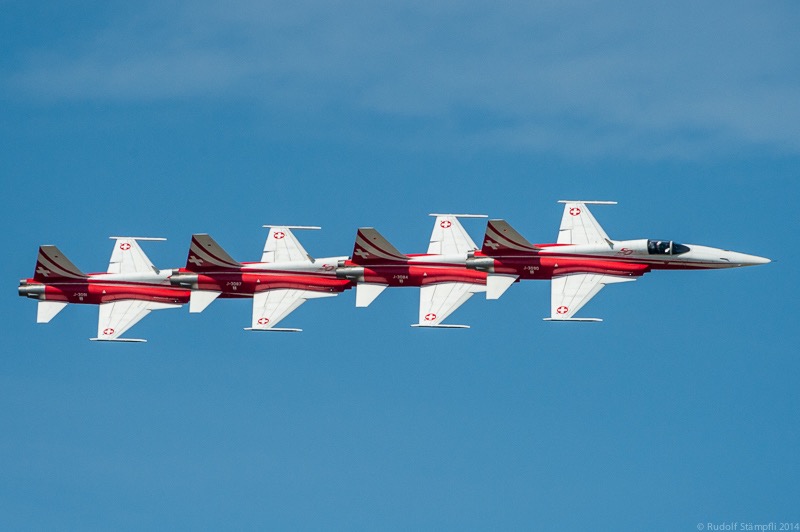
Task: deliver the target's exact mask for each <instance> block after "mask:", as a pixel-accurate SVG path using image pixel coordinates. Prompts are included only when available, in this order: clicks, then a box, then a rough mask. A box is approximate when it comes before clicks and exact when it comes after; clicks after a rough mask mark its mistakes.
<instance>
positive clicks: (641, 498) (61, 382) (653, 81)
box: [0, 1, 800, 530]
mask: <svg viewBox="0 0 800 532" xmlns="http://www.w3.org/2000/svg"><path fill="white" fill-rule="evenodd" d="M2 7H3V9H2V15H0V43H2V49H3V51H4V53H3V54H0V105H2V115H1V116H2V119H0V142H2V146H3V148H2V153H3V155H2V157H0V176H2V181H3V183H4V185H5V187H4V194H3V195H2V199H1V200H0V201H2V209H1V210H0V212H1V213H2V214H0V216H1V217H2V220H3V221H4V223H5V226H6V230H5V231H4V236H3V242H4V247H5V249H6V250H9V251H10V253H8V260H6V261H4V262H3V264H2V266H1V267H0V268H2V272H3V276H2V278H3V279H5V281H6V286H7V288H8V290H7V292H6V295H7V297H6V298H4V299H3V300H2V301H0V305H2V315H3V316H4V320H3V325H2V326H0V335H2V336H1V339H0V341H2V343H3V345H4V349H3V351H4V356H3V357H0V406H1V408H0V425H2V427H3V430H2V432H0V470H1V471H2V472H3V474H2V475H0V476H1V477H2V480H0V526H2V527H3V528H6V529H29V528H30V529H41V528H79V529H101V530H107V529H109V528H113V529H137V530H140V529H142V528H162V529H167V528H169V529H174V528H192V529H220V528H240V529H263V528H273V529H292V530H320V529H322V530H330V529H345V530H354V529H355V530H375V529H397V530H407V529H410V528H411V529H436V530H441V529H458V530H464V529H480V530H483V529H545V530H553V529H558V530H587V529H590V530H642V529H653V530H696V525H697V523H698V522H701V523H707V522H722V521H745V522H769V521H794V522H797V521H800V513H798V510H797V508H798V505H797V501H798V500H800V488H798V483H797V478H798V477H800V465H798V459H797V449H798V447H799V446H800V429H798V427H800V423H799V422H800V418H799V416H800V414H798V412H800V408H798V406H800V391H798V390H799V388H798V382H799V381H800V361H798V357H797V349H796V347H795V346H796V345H797V344H798V341H800V338H799V337H798V336H800V335H798V332H797V326H796V322H797V320H798V306H797V300H798V289H797V283H796V280H795V270H796V268H795V267H794V265H795V264H797V261H798V260H800V256H798V252H797V249H796V245H795V243H796V240H797V236H796V235H797V229H798V222H797V216H796V214H795V210H796V204H797V200H798V199H800V198H798V196H799V195H798V191H799V187H798V177H800V175H798V174H799V173H800V140H799V139H800V126H798V124H800V99H798V98H797V95H798V94H800V62H798V60H797V50H798V49H799V48H800V37H798V34H797V31H796V27H797V24H798V20H799V19H800V17H799V15H800V7H799V6H798V5H797V4H796V3H792V2H774V3H770V4H767V5H756V4H753V3H747V2H724V3H723V2H707V3H703V4H700V5H698V4H696V3H688V2H686V3H672V4H669V5H644V4H640V3H635V2H622V3H617V4H615V5H613V6H609V5H607V4H606V3H600V2H566V3H565V2H552V3H541V4H539V5H536V6H530V5H529V4H528V3H525V2H507V3H505V2H504V3H500V4H497V5H491V6H489V5H485V4H481V3H469V2H438V3H435V4H433V3H430V2H402V3H401V2H348V1H344V2H338V3H335V4H333V5H321V4H320V3H317V2H295V3H292V5H291V6H288V5H283V4H273V3H268V2H249V1H234V2H228V3H226V4H225V5H224V6H221V5H217V3H213V2H205V1H198V2H180V1H176V2H158V3H156V2H139V3H136V5H133V4H130V3H124V2H102V3H101V2H91V1H87V2H77V3H70V4H69V5H63V4H60V3H52V4H50V5H48V4H47V3H45V4H41V5H37V6H33V5H31V4H27V3H8V2H4V3H3V4H2ZM565 198H566V199H606V200H617V201H619V205H617V206H608V207H607V206H598V207H595V208H594V209H593V212H594V214H595V216H596V217H597V219H598V220H599V221H600V223H601V224H603V226H604V228H605V229H606V231H607V232H608V233H609V235H611V237H612V238H646V237H653V238H671V239H675V240H677V241H681V242H686V243H697V244H706V245H711V246H718V247H722V248H726V249H733V250H737V251H742V252H746V253H753V254H757V255H763V256H768V257H771V258H773V259H774V260H775V262H774V263H772V264H769V265H767V266H763V267H758V268H745V269H740V270H734V271H720V272H694V273H690V272H656V273H653V274H648V275H647V276H645V277H644V278H642V279H641V280H639V281H638V282H636V283H627V284H624V285H618V286H613V287H610V288H607V289H605V290H604V291H603V292H602V293H601V294H600V295H599V296H598V297H597V298H595V299H594V300H593V301H592V302H591V303H590V304H589V305H587V307H586V308H585V309H584V310H583V311H582V314H583V315H584V316H598V317H602V318H604V319H605V321H604V322H603V323H600V324H553V323H547V322H543V321H542V320H541V318H543V317H545V316H546V315H547V313H548V308H549V303H548V298H549V286H548V284H547V283H544V282H530V283H524V284H517V285H515V286H513V287H512V288H511V289H510V290H509V291H508V292H507V293H506V294H505V295H504V296H503V298H502V299H501V300H499V301H485V300H482V299H481V298H479V297H475V298H473V299H472V300H470V301H469V302H468V303H467V304H466V305H464V306H463V307H462V308H461V309H459V310H458V311H457V312H456V313H455V314H454V315H453V317H452V318H450V320H449V321H451V322H453V323H467V324H470V325H472V328H471V329H469V330H458V331H424V330H418V329H413V328H411V327H408V324H410V323H412V322H413V321H414V320H415V318H416V312H417V305H418V300H417V297H418V295H417V290H416V289H408V290H402V289H398V290H388V291H387V292H385V293H384V294H382V295H381V296H380V297H379V298H378V299H377V300H376V301H375V302H374V303H373V304H372V306H370V307H369V308H367V309H356V308H355V307H354V296H353V294H352V293H346V294H343V295H342V296H340V297H337V298H333V299H325V300H321V301H314V302H310V303H309V304H307V305H304V306H303V307H302V308H301V309H300V310H298V311H297V312H296V313H294V314H293V315H292V316H291V317H290V318H288V319H287V321H286V322H285V323H286V325H287V326H299V327H302V328H304V332H303V333H302V334H296V335H279V334H276V335H266V334H251V333H246V332H244V331H242V330H241V329H242V328H243V327H245V326H247V325H248V324H249V312H250V310H249V304H248V302H232V301H219V302H216V303H214V304H213V305H212V306H210V307H209V308H208V309H207V310H206V311H205V312H203V313H202V314H200V315H189V314H188V311H187V310H186V309H181V310H174V311H173V310H170V311H163V312H160V313H154V314H151V315H150V316H149V317H148V318H146V319H145V320H143V321H142V322H141V323H140V324H139V325H137V326H136V328H135V329H134V330H133V332H134V333H135V335H134V336H142V337H145V338H148V340H149V342H148V343H147V344H142V345H102V344H101V345H98V344H97V343H93V342H89V341H88V340H87V338H89V337H90V336H93V335H94V332H95V327H96V317H97V310H96V308H94V307H89V306H87V307H78V306H71V307H70V308H68V309H66V310H65V311H64V312H62V313H61V314H60V315H59V316H57V317H56V318H55V319H54V320H53V322H51V323H50V324H47V325H37V324H36V323H35V312H36V311H35V305H34V304H33V302H30V301H26V300H23V299H21V298H19V297H17V296H16V294H15V290H14V289H15V287H16V282H17V280H18V279H20V278H23V277H27V276H29V275H30V274H31V273H32V270H33V265H34V262H35V253H36V248H37V246H38V245H40V244H56V245H58V246H59V247H60V248H61V249H62V251H64V252H65V253H66V254H67V256H69V257H70V259H71V260H72V261H73V262H74V263H75V264H76V265H78V266H79V267H80V268H82V269H84V270H86V271H102V270H104V269H105V268H106V265H107V261H108V258H109V255H110V252H111V242H110V241H109V240H108V239H107V237H108V236H109V235H118V234H122V235H138V236H161V237H166V238H167V239H168V240H167V242H164V243H150V244H146V247H145V250H146V252H147V253H148V254H149V255H150V257H151V259H153V261H154V262H155V263H156V264H157V265H158V266H160V267H174V266H179V265H182V264H183V263H184V261H185V258H186V252H187V248H188V243H189V237H190V235H191V233H193V232H209V233H210V234H212V235H213V236H214V237H215V238H216V239H217V240H218V241H219V242H220V244H222V245H223V246H224V247H225V248H226V249H227V250H228V251H229V252H230V253H231V255H232V256H234V257H235V258H237V259H239V260H256V259H258V257H259V256H260V251H261V249H262V246H263V240H264V238H265V237H266V230H264V229H262V228H261V225H262V224H297V225H321V226H322V227H323V230H322V231H316V232H308V233H305V232H304V233H302V234H301V235H300V236H301V237H302V242H303V243H304V245H305V246H306V248H307V249H308V251H309V252H310V253H311V254H313V255H317V256H327V255H339V254H349V253H350V252H351V251H352V244H353V238H354V236H355V231H356V228H357V227H358V226H374V227H376V228H378V229H379V230H380V231H381V232H382V233H383V234H384V235H385V236H386V237H387V238H388V239H389V240H390V241H391V242H392V243H393V244H394V245H395V246H396V247H397V248H398V249H400V250H401V251H404V252H422V251H424V250H425V249H426V247H427V240H428V237H429V235H430V230H431V222H432V219H431V218H429V217H428V216H427V214H428V213H429V212H473V213H485V214H488V215H490V216H492V217H501V218H506V219H507V220H508V221H509V222H510V223H512V224H513V225H514V226H515V227H516V228H517V229H518V230H519V231H520V232H521V233H522V234H523V235H525V236H526V237H527V238H528V239H529V240H531V241H533V242H549V241H553V240H554V239H555V238H556V232H557V227H558V223H559V220H560V216H561V206H560V205H558V204H557V203H556V200H558V199H565ZM465 225H466V227H467V229H468V231H469V232H470V233H471V234H472V236H473V238H474V239H475V240H479V239H480V237H481V234H482V230H483V227H482V224H481V222H479V221H475V220H472V221H470V220H467V221H466V222H465Z"/></svg>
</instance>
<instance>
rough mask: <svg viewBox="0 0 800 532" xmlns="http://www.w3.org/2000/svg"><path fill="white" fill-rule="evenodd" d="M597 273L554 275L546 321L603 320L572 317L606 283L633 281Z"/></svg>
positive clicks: (633, 279) (633, 278)
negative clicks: (548, 313)
mask: <svg viewBox="0 0 800 532" xmlns="http://www.w3.org/2000/svg"><path fill="white" fill-rule="evenodd" d="M635 280H636V278H635V277H617V276H614V275H603V274H597V273H573V274H569V275H563V276H560V277H554V278H553V280H552V282H551V297H550V317H549V318H545V320H547V321H603V320H601V319H599V318H573V316H574V315H575V313H576V312H578V311H579V310H580V309H581V308H582V307H583V306H584V305H585V304H586V303H588V302H589V300H590V299H592V298H593V297H594V296H596V295H597V293H598V292H599V291H600V290H602V288H603V287H604V286H605V285H607V284H613V283H625V282H628V281H635Z"/></svg>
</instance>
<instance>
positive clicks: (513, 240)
mask: <svg viewBox="0 0 800 532" xmlns="http://www.w3.org/2000/svg"><path fill="white" fill-rule="evenodd" d="M539 249H540V248H538V247H536V246H534V245H533V244H531V243H530V242H528V241H527V240H526V239H525V237H523V236H522V235H521V234H519V233H518V232H517V231H516V230H515V229H514V228H513V227H511V225H509V223H508V222H506V221H505V220H489V223H487V224H486V234H485V235H484V237H483V247H482V248H481V252H482V253H483V254H484V255H487V256H489V257H493V256H503V255H520V254H529V253H532V252H534V251H538V250H539Z"/></svg>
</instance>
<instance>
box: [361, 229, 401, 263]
mask: <svg viewBox="0 0 800 532" xmlns="http://www.w3.org/2000/svg"><path fill="white" fill-rule="evenodd" d="M352 260H353V262H355V263H356V264H369V263H373V262H387V261H388V262H406V261H407V260H408V256H406V255H404V254H403V253H400V252H399V251H398V250H397V248H395V247H394V246H393V245H391V244H390V243H389V241H388V240H386V239H385V238H384V237H383V235H382V234H380V233H379V232H378V231H377V230H376V229H375V228H374V227H360V228H359V229H358V232H357V233H356V244H355V246H354V247H353V257H352Z"/></svg>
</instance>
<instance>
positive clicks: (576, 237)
mask: <svg viewBox="0 0 800 532" xmlns="http://www.w3.org/2000/svg"><path fill="white" fill-rule="evenodd" d="M559 203H563V204H564V214H563V215H562V216H561V227H560V228H559V229H558V243H559V244H602V243H604V242H605V243H607V242H608V241H609V240H608V235H607V234H606V232H605V231H603V228H602V227H600V224H599V223H597V220H595V218H594V216H592V213H591V212H589V208H588V207H587V205H591V204H596V205H615V204H616V202H614V201H570V200H561V201H559Z"/></svg>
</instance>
